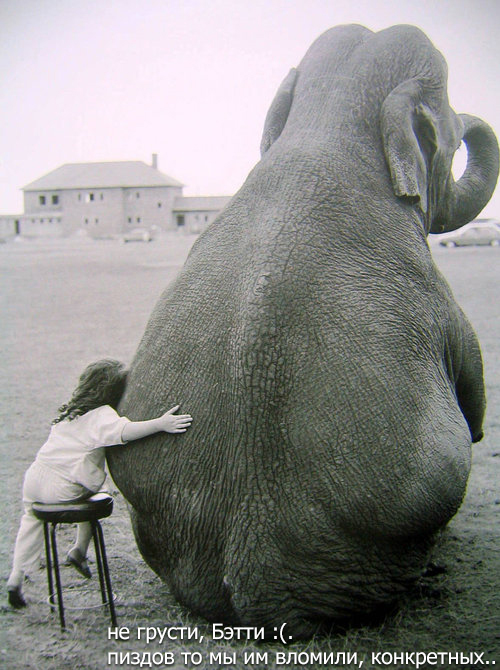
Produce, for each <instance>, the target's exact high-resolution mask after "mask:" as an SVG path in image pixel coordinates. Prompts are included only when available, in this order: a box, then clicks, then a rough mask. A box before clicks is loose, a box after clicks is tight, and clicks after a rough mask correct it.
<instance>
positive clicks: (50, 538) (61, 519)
mask: <svg viewBox="0 0 500 670" xmlns="http://www.w3.org/2000/svg"><path fill="white" fill-rule="evenodd" d="M32 508H33V514H34V515H35V516H36V518H37V519H40V521H43V531H44V535H45V555H46V560H47V581H48V585H49V604H50V609H51V610H52V611H53V612H54V611H55V605H54V582H53V577H52V568H53V569H54V575H55V578H56V589H57V604H58V607H59V619H60V622H61V628H63V629H64V628H66V622H65V619H64V605H63V596H62V587H61V575H60V573H59V559H58V556H57V543H56V526H57V524H58V523H81V522H82V521H88V522H90V525H91V526H92V537H93V538H94V547H95V557H96V563H97V571H98V573H99V585H100V587H101V596H102V602H103V605H107V606H108V608H109V614H110V616H111V623H112V625H113V626H116V613H115V605H114V600H113V591H112V590H111V578H110V576H109V568H108V561H107V558H106V546H105V544H104V535H103V532H102V528H101V524H100V523H99V519H104V518H105V517H107V516H110V514H111V512H112V511H113V498H112V497H111V496H109V495H107V494H106V493H96V494H95V495H93V496H92V497H90V498H87V499H86V500H83V501H82V502H71V503H56V504H46V503H40V502H34V503H33V504H32ZM49 524H51V525H52V529H51V531H50V532H49Z"/></svg>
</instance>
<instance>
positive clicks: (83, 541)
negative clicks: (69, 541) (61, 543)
mask: <svg viewBox="0 0 500 670" xmlns="http://www.w3.org/2000/svg"><path fill="white" fill-rule="evenodd" d="M77 528H78V530H77V536H76V542H75V545H74V546H73V548H72V549H70V551H69V552H68V556H67V559H66V563H69V564H70V565H72V566H73V567H74V568H76V569H77V570H78V572H79V573H80V574H81V575H83V576H84V577H86V578H87V579H89V578H90V577H91V576H92V573H91V572H90V568H89V564H88V563H87V550H88V548H89V544H90V540H91V538H92V526H91V525H90V523H89V522H88V521H83V522H82V523H79V524H78V526H77Z"/></svg>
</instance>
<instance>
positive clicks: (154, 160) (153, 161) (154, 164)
mask: <svg viewBox="0 0 500 670" xmlns="http://www.w3.org/2000/svg"><path fill="white" fill-rule="evenodd" d="M151 167H152V168H154V169H155V170H157V169H158V154H153V156H152V158H151Z"/></svg>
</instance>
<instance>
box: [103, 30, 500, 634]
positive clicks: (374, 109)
mask: <svg viewBox="0 0 500 670" xmlns="http://www.w3.org/2000/svg"><path fill="white" fill-rule="evenodd" d="M446 76H447V74H446V64H445V62H444V59H443V58H442V56H441V55H440V53H439V52H437V51H436V50H435V48H434V47H433V46H432V44H431V43H430V42H429V41H428V39H427V38H426V37H425V35H424V34H423V33H421V32H420V31H419V30H418V29H416V28H413V27H410V26H396V27H393V28H390V29H388V30H384V31H382V32H380V33H376V34H374V33H372V32H370V31H369V30H367V29H365V28H363V27H361V26H356V25H353V26H341V27H337V28H334V29H332V30H329V31H328V32H326V33H325V34H323V35H322V36H320V37H319V39H318V40H317V41H316V42H315V43H314V44H313V45H312V46H311V48H310V49H309V51H308V52H307V54H306V55H305V57H304V59H303V61H302V62H301V63H300V65H299V66H298V68H297V69H293V70H292V71H291V72H290V73H289V75H288V76H287V77H286V79H285V81H284V82H283V84H282V86H281V88H280V89H279V91H278V93H277V95H276V98H275V100H274V102H273V103H272V106H271V109H270V111H269V113H268V116H267V119H266V124H265V129H264V136H263V140H262V153H263V155H262V159H261V161H260V162H259V163H258V164H257V166H256V167H255V168H254V169H253V171H252V172H251V173H250V175H249V177H248V179H247V180H246V182H245V183H244V185H243V186H242V188H241V190H240V191H239V192H238V193H237V194H236V195H235V196H234V198H233V199H232V201H231V202H230V204H229V205H228V206H227V208H226V209H225V210H224V211H223V212H222V213H221V215H220V216H219V218H218V219H217V220H216V221H215V222H214V223H213V225H212V226H211V227H210V228H209V229H208V230H207V231H206V233H205V234H203V235H202V236H201V237H200V238H199V239H198V241H197V242H196V243H195V245H194V247H193V249H192V251H191V254H190V256H189V258H188V260H187V262H186V264H185V267H184V269H183V270H182V272H181V273H180V276H179V277H178V279H177V281H176V282H175V283H174V284H173V285H171V286H170V287H169V288H168V289H167V290H166V291H165V293H164V294H163V296H162V297H161V299H160V300H159V302H158V304H157V306H156V308H155V310H154V312H153V315H152V317H151V320H150V322H149V325H148V326H147V329H146V333H145V335H144V338H143V340H142V343H141V345H140V347H139V349H138V352H137V355H136V358H135V360H134V362H133V365H132V369H131V374H130V380H129V386H128V390H127V392H126V396H125V398H124V401H123V403H122V406H121V410H122V412H123V413H125V414H127V415H128V416H130V418H132V419H147V418H151V417H153V416H156V415H157V414H158V413H159V412H160V411H162V410H164V409H168V408H169V407H171V406H172V405H173V404H174V403H176V402H182V408H181V411H188V412H190V413H191V414H192V415H193V417H194V422H193V425H192V427H191V428H190V429H189V431H188V432H187V433H186V434H185V435H183V436H180V437H179V436H173V435H166V434H161V435H156V436H154V437H151V438H149V439H147V440H144V441H142V442H141V443H138V444H134V445H129V446H127V447H125V448H115V447H114V448H113V449H112V450H110V451H109V455H108V457H109V462H110V466H111V471H112V475H113V477H114V479H115V481H116V483H117V485H118V486H119V488H120V490H121V491H122V492H123V493H124V495H125V496H126V498H127V500H128V501H129V502H130V504H131V506H132V520H133V525H134V530H135V534H136V537H137V542H138V545H139V548H140V550H141V552H142V554H143V556H144V558H145V559H146V561H147V562H148V563H149V565H150V566H151V567H152V568H153V569H154V570H155V571H156V572H157V573H158V574H159V575H160V576H161V577H162V578H164V579H165V580H166V581H167V582H168V584H169V585H170V587H171V589H172V592H173V593H174V595H175V596H176V597H177V598H178V600H179V601H180V602H181V603H183V604H184V605H186V606H188V607H189V608H191V609H192V610H193V611H195V612H197V613H199V614H201V615H203V616H204V617H206V618H208V619H209V620H213V621H219V622H225V623H228V624H239V625H265V626H266V627H267V630H268V632H270V633H271V634H272V633H273V630H272V628H273V627H274V626H281V625H282V624H283V623H285V622H286V623H287V629H286V630H287V632H288V633H289V634H291V635H293V636H294V638H296V637H299V636H303V635H309V634H311V633H312V632H313V631H314V630H315V628H316V626H317V624H318V622H323V621H328V620H339V619H342V618H344V617H349V616H351V615H356V614H359V613H366V612H369V611H372V610H373V609H375V608H377V607H378V606H380V605H383V604H385V603H388V602H391V601H393V600H394V599H395V598H396V597H397V596H398V595H399V594H400V593H401V592H402V591H403V590H404V589H405V588H406V587H407V586H408V584H409V583H410V582H411V581H412V580H414V579H415V578H416V577H418V575H419V574H420V573H421V571H422V569H423V568H424V566H425V564H426V560H427V556H428V550H429V548H430V546H431V544H432V540H433V536H434V535H435V533H436V531H438V530H439V529H440V528H442V527H443V526H444V525H445V524H446V523H447V521H448V520H449V519H450V518H451V517H452V516H453V515H454V514H455V512H456V511H457V509H458V507H459V505H460V503H461V501H462V497H463V495H464V491H465V486H466V482H467V477H468V473H469V466H470V452H471V442H474V441H477V440H479V439H480V438H481V435H482V432H481V430H482V429H481V423H482V418H483V411H484V405H485V400H484V389H483V380H482V364H481V355H480V350H479V346H478V342H477V340H476V336H475V334H474V332H473V330H472V328H471V326H470V325H469V323H468V321H467V319H466V318H465V316H464V314H463V313H462V312H461V310H460V308H459V307H458V305H457V304H456V303H455V301H454V299H453V296H452V295H451V293H450V289H449V287H448V286H447V284H446V282H445V281H444V279H443V278H442V277H441V275H440V274H439V272H438V270H437V269H436V267H435V266H434V263H433V261H432V258H431V255H430V252H429V248H428V246H427V243H426V234H427V233H428V232H429V231H431V232H438V231H441V230H452V229H454V228H456V227H458V226H460V225H462V224H464V223H466V222H467V221H469V220H470V219H472V218H473V217H474V216H475V215H476V214H477V213H478V212H479V211H480V210H481V209H482V208H483V207H484V205H485V204H486V202H487V201H488V200H489V198H490V196H491V194H492V192H493V189H494V186H495V182H496V178H497V172H498V148H497V143H496V140H495V138H494V135H493V133H492V131H491V130H490V129H489V127H488V126H486V124H484V123H483V122H482V121H480V120H478V119H474V118H472V117H468V116H457V115H456V114H455V113H454V112H453V111H452V110H451V109H450V107H449V104H448V100H447V93H446ZM464 133H465V135H464ZM462 137H464V140H465V141H466V143H467V145H468V150H469V161H468V165H467V170H466V172H465V174H464V176H463V177H462V179H461V180H460V181H459V182H457V183H456V184H455V183H454V181H453V178H452V177H451V175H450V166H451V162H452V158H453V154H454V152H455V150H456V149H457V148H458V146H459V144H460V141H461V140H462Z"/></svg>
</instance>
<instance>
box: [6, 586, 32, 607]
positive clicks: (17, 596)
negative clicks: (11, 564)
mask: <svg viewBox="0 0 500 670" xmlns="http://www.w3.org/2000/svg"><path fill="white" fill-rule="evenodd" d="M7 593H8V594H9V605H11V607H15V608H16V609H21V607H26V605H27V603H26V600H25V599H24V596H23V594H22V591H21V587H20V586H11V587H9V588H7Z"/></svg>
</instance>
